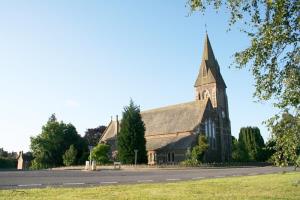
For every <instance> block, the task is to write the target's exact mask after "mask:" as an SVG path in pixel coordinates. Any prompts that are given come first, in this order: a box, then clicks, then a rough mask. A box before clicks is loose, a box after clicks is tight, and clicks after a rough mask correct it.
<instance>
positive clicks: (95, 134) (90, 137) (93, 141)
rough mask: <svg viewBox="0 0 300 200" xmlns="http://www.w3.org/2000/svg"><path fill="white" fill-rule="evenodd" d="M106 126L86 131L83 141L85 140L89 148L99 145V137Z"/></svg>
mask: <svg viewBox="0 0 300 200" xmlns="http://www.w3.org/2000/svg"><path fill="white" fill-rule="evenodd" d="M105 129H106V126H99V127H97V128H89V129H87V130H86V132H85V135H84V139H86V140H87V142H88V144H89V145H91V146H96V145H97V144H98V143H99V140H100V137H101V136H102V134H103V133H104V131H105Z"/></svg>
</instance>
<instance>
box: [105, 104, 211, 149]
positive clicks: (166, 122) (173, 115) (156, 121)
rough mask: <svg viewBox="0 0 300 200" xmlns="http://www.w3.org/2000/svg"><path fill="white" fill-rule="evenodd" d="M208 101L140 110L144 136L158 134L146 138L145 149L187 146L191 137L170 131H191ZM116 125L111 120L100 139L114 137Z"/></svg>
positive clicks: (197, 122)
mask: <svg viewBox="0 0 300 200" xmlns="http://www.w3.org/2000/svg"><path fill="white" fill-rule="evenodd" d="M208 101H209V100H201V101H200V100H198V101H193V102H188V103H183V104H177V105H172V106H167V107H162V108H157V109H152V110H147V111H143V112H141V116H142V120H143V121H144V124H145V128H146V132H145V137H147V136H158V137H150V138H148V139H147V143H146V145H147V150H154V149H161V148H163V147H164V148H168V147H171V146H170V145H176V147H177V148H181V147H182V148H186V146H189V145H190V143H191V141H192V140H193V137H189V136H186V135H183V136H180V135H179V136H174V135H172V133H173V134H174V133H182V132H188V131H193V130H194V129H195V127H196V126H197V125H199V124H200V123H201V120H202V117H203V114H204V111H205V107H206V105H207V102H208ZM117 125H118V123H117V121H111V122H110V124H109V125H108V127H107V129H106V130H105V131H104V133H103V136H102V138H101V140H100V141H108V140H111V139H116V135H117ZM168 134H170V136H168ZM160 135H165V136H167V137H159V136H160Z"/></svg>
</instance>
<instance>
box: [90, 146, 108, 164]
mask: <svg viewBox="0 0 300 200" xmlns="http://www.w3.org/2000/svg"><path fill="white" fill-rule="evenodd" d="M109 149H110V147H109V145H107V144H98V145H97V146H96V147H94V148H93V151H92V159H93V160H96V161H97V163H99V164H107V163H109V156H108V154H109Z"/></svg>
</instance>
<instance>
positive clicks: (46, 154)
mask: <svg viewBox="0 0 300 200" xmlns="http://www.w3.org/2000/svg"><path fill="white" fill-rule="evenodd" d="M30 139H31V144H30V148H31V150H32V153H33V156H34V157H35V159H34V161H33V162H32V168H33V169H41V168H49V167H56V166H62V165H63V158H62V155H63V154H64V153H65V152H66V150H67V149H68V148H69V147H70V145H72V144H73V145H74V147H75V148H76V149H77V151H78V154H77V156H76V162H77V161H79V160H80V158H81V157H82V156H83V155H85V154H84V152H87V151H88V149H87V144H86V142H85V140H84V139H83V138H81V136H80V135H79V134H78V133H77V131H76V128H75V127H74V126H73V125H72V124H65V123H64V122H62V121H61V122H58V121H57V119H56V117H55V115H54V114H53V115H52V116H51V117H50V118H49V120H48V122H47V123H46V125H44V126H43V127H42V133H41V134H39V135H37V136H36V137H31V138H30Z"/></svg>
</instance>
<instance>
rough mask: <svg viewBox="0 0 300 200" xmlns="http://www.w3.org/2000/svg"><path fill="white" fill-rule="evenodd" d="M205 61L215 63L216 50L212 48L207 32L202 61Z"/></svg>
mask: <svg viewBox="0 0 300 200" xmlns="http://www.w3.org/2000/svg"><path fill="white" fill-rule="evenodd" d="M203 61H209V62H210V63H213V62H214V61H215V56H214V52H213V50H212V47H211V44H210V41H209V38H208V34H207V33H206V34H205V41H204V48H203V55H202V62H203Z"/></svg>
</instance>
